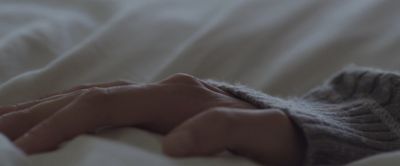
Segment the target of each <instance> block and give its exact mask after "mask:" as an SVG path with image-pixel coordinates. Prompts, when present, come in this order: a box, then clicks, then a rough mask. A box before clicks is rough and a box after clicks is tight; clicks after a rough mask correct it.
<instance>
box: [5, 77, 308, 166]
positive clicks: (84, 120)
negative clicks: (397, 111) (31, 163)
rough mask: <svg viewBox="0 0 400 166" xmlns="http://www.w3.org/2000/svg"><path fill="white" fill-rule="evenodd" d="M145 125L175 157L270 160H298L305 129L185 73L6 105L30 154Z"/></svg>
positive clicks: (282, 164)
mask: <svg viewBox="0 0 400 166" xmlns="http://www.w3.org/2000/svg"><path fill="white" fill-rule="evenodd" d="M125 126H132V127H140V128H143V129H146V130H149V131H152V132H157V133H160V134H163V135H165V137H164V139H163V151H164V152H165V153H166V154H167V155H170V156H173V157H191V156H209V155H216V154H219V153H221V152H224V151H227V150H229V151H231V152H233V153H235V154H238V155H242V156H245V157H248V158H250V159H253V160H255V161H257V162H260V163H262V164H265V165H277V166H289V165H290V166H291V165H300V163H301V162H302V160H303V154H304V151H305V145H304V142H303V141H302V140H303V138H302V136H301V133H299V131H297V129H296V127H295V125H294V123H293V122H292V121H291V120H290V118H289V117H288V116H287V115H286V114H285V113H284V112H283V111H282V110H279V109H258V108H255V107H254V106H253V105H251V104H249V103H247V102H244V101H241V100H239V99H237V98H235V97H233V96H231V95H230V94H228V93H226V92H224V91H222V90H220V89H219V88H217V87H214V86H212V85H209V84H207V83H206V82H204V81H202V80H200V79H197V78H195V77H193V76H190V75H186V74H175V75H172V76H170V77H168V78H166V79H164V80H162V81H158V82H154V83H149V84H134V83H131V82H127V81H116V82H109V83H99V84H92V85H84V86H78V87H75V88H72V89H69V90H65V91H62V92H58V93H55V94H52V95H49V96H46V97H43V98H40V99H36V100H33V101H28V102H24V103H20V104H16V105H11V106H2V107H0V131H1V132H2V133H4V134H5V135H6V136H7V137H8V138H9V139H10V140H12V141H14V143H15V144H16V146H17V147H19V148H20V149H22V150H23V151H24V152H25V153H27V154H36V153H40V152H45V151H50V150H54V149H56V148H58V147H59V145H60V144H62V143H63V142H65V141H68V140H70V139H72V138H74V137H76V136H78V135H80V134H84V133H89V132H93V131H96V130H97V129H100V128H103V127H125Z"/></svg>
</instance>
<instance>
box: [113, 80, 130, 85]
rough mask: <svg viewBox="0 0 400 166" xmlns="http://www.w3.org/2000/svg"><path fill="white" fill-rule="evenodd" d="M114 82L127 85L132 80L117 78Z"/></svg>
mask: <svg viewBox="0 0 400 166" xmlns="http://www.w3.org/2000/svg"><path fill="white" fill-rule="evenodd" d="M114 84H119V85H129V84H132V82H131V81H129V80H124V79H119V80H116V81H114Z"/></svg>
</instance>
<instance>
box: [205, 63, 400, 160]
mask: <svg viewBox="0 0 400 166" xmlns="http://www.w3.org/2000/svg"><path fill="white" fill-rule="evenodd" d="M360 73H364V74H363V75H364V76H366V75H371V76H372V75H374V73H375V72H373V71H370V70H364V69H357V70H354V69H346V70H344V71H342V72H340V73H339V74H337V75H336V76H334V77H333V78H332V79H331V80H329V81H328V82H327V83H326V84H324V85H323V86H321V87H318V88H316V89H315V90H313V91H311V92H310V93H309V94H307V95H306V96H304V97H302V98H295V99H289V100H283V99H280V98H276V97H272V96H269V95H267V94H264V93H261V92H258V91H255V90H252V89H249V88H247V87H245V86H242V85H231V84H227V83H223V82H216V81H211V80H208V81H207V82H208V83H210V84H212V85H215V86H217V87H219V88H220V89H222V90H224V91H226V92H228V93H230V94H232V95H233V96H235V97H237V98H239V99H241V100H244V101H247V102H249V103H252V104H253V105H254V106H256V107H258V108H278V109H281V110H283V111H285V112H286V113H287V114H288V116H289V117H290V118H291V119H292V120H293V122H294V123H295V124H296V125H297V126H298V127H299V128H300V130H301V131H302V133H303V135H304V137H305V139H306V142H307V151H306V154H305V157H306V158H305V163H304V165H306V166H334V165H344V164H347V163H349V162H351V161H355V160H357V159H361V158H364V157H367V156H370V155H374V154H377V153H380V152H386V151H391V150H394V149H398V148H400V139H399V136H400V134H398V133H399V132H396V130H399V129H400V127H398V128H397V124H398V121H396V119H395V118H394V117H393V115H392V114H390V112H388V109H387V108H386V107H383V106H382V103H380V102H379V100H377V99H375V98H374V97H370V95H363V93H364V92H366V90H360V91H359V92H358V90H356V91H355V90H354V88H357V87H355V86H353V85H352V86H350V84H354V82H357V81H360V80H356V79H355V78H351V77H359V74H360ZM343 74H346V76H343ZM340 77H346V78H340ZM399 78H400V77H399ZM340 79H342V80H340ZM350 80H352V81H350ZM343 81H344V83H343ZM346 81H347V82H346ZM372 82H373V81H372ZM371 84H372V83H371ZM375 84H376V83H375ZM359 85H362V83H361V84H360V83H359ZM363 86H364V85H363ZM374 86H376V85H374ZM359 88H360V87H358V89H359ZM362 88H365V87H361V89H362ZM366 89H368V88H366ZM349 91H350V92H349ZM353 91H354V92H353ZM368 92H370V90H368ZM351 93H352V94H351ZM377 93H383V92H377ZM349 94H350V95H349ZM379 95H382V94H379ZM366 96H369V97H366ZM389 105H390V104H389ZM398 126H400V125H398Z"/></svg>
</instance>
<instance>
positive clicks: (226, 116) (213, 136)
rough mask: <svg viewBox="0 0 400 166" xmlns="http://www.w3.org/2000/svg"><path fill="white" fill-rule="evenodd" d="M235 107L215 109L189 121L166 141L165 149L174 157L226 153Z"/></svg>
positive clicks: (175, 130)
mask: <svg viewBox="0 0 400 166" xmlns="http://www.w3.org/2000/svg"><path fill="white" fill-rule="evenodd" d="M232 109H234V108H213V109H210V110H208V111H205V112H202V113H200V114H198V115H197V116H194V117H193V118H191V119H188V120H187V121H185V122H184V123H183V124H182V125H180V126H178V127H177V128H176V129H174V130H173V131H172V132H171V133H170V134H168V135H167V136H166V137H165V138H164V140H163V151H164V152H165V153H166V154H168V155H170V156H174V157H187V156H204V155H213V154H217V153H220V152H223V151H224V150H225V149H227V148H228V147H229V146H230V145H231V142H230V138H232V137H231V133H233V132H232V130H233V128H234V116H235V115H234V114H235V113H234V111H232Z"/></svg>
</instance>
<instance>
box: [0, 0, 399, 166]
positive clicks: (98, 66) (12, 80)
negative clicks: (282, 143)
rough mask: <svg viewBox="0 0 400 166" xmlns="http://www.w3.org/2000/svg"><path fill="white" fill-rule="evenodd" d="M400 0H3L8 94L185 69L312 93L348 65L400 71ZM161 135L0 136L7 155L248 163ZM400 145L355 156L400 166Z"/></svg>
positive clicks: (84, 163) (13, 98)
mask: <svg viewBox="0 0 400 166" xmlns="http://www.w3.org/2000/svg"><path fill="white" fill-rule="evenodd" d="M399 5H400V1H395V0H392V1H390V0H389V1H376V0H363V1H357V0H354V1H341V0H338V1H318V0H298V1H289V0H283V1H273V0H271V1H257V0H229V1H228V0H220V1H215V0H201V1H197V0H167V1H166V0H114V1H108V0H19V1H15V0H0V105H5V104H14V103H17V102H20V101H25V100H29V99H34V98H36V97H38V96H43V95H45V94H48V93H51V92H54V91H57V90H62V89H65V88H69V87H71V86H74V85H79V84H82V83H93V82H105V81H113V80H117V79H127V80H131V81H134V82H151V81H155V80H159V79H161V78H164V77H166V76H168V75H170V74H173V73H177V72H184V73H189V74H193V75H195V76H197V77H199V78H211V79H217V80H223V81H228V82H240V83H242V84H245V85H248V86H249V87H252V88H255V89H257V90H262V91H264V92H266V93H269V94H271V95H276V96H281V97H287V96H296V95H301V94H302V93H304V92H306V91H307V90H309V89H310V88H312V87H314V86H316V85H318V84H320V83H322V82H323V81H324V79H326V78H327V77H329V76H330V75H331V74H333V73H334V72H335V71H337V70H339V69H340V68H342V67H344V66H347V65H351V64H356V65H361V66H370V67H379V68H383V69H387V70H400V55H399V53H400V47H398V44H399V43H400V20H399V16H400V10H398V9H397V8H398V6H399ZM160 138H161V136H159V135H155V134H152V133H148V132H146V131H142V130H138V129H134V128H123V129H118V130H113V131H108V132H104V133H100V134H98V135H82V136H80V137H77V138H75V139H74V140H72V141H69V142H67V143H66V144H64V145H63V147H62V148H61V149H59V150H57V151H54V152H50V153H44V154H39V155H34V156H25V155H23V154H22V153H20V152H19V151H18V150H17V149H16V148H15V147H14V146H13V145H12V144H11V143H10V142H9V141H7V140H6V139H5V138H4V137H0V159H1V160H0V165H10V166H11V165H22V166H23V165H32V166H53V165H57V166H96V165H113V166H128V165H129V166H131V165H166V166H178V165H185V166H190V165H192V166H196V165H218V166H223V165H230V166H235V165H243V166H256V165H257V164H256V163H254V162H252V161H249V160H247V159H244V158H241V157H237V156H232V155H230V154H222V155H221V156H217V157H208V158H190V159H172V158H169V157H166V156H164V155H162V153H161V151H160ZM397 158H400V152H399V153H396V152H394V153H389V154H383V155H379V156H374V157H372V158H368V159H365V160H362V161H358V162H356V163H353V164H350V165H351V166H361V165H365V166H367V165H381V166H395V165H399V164H400V161H399V159H397Z"/></svg>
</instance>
